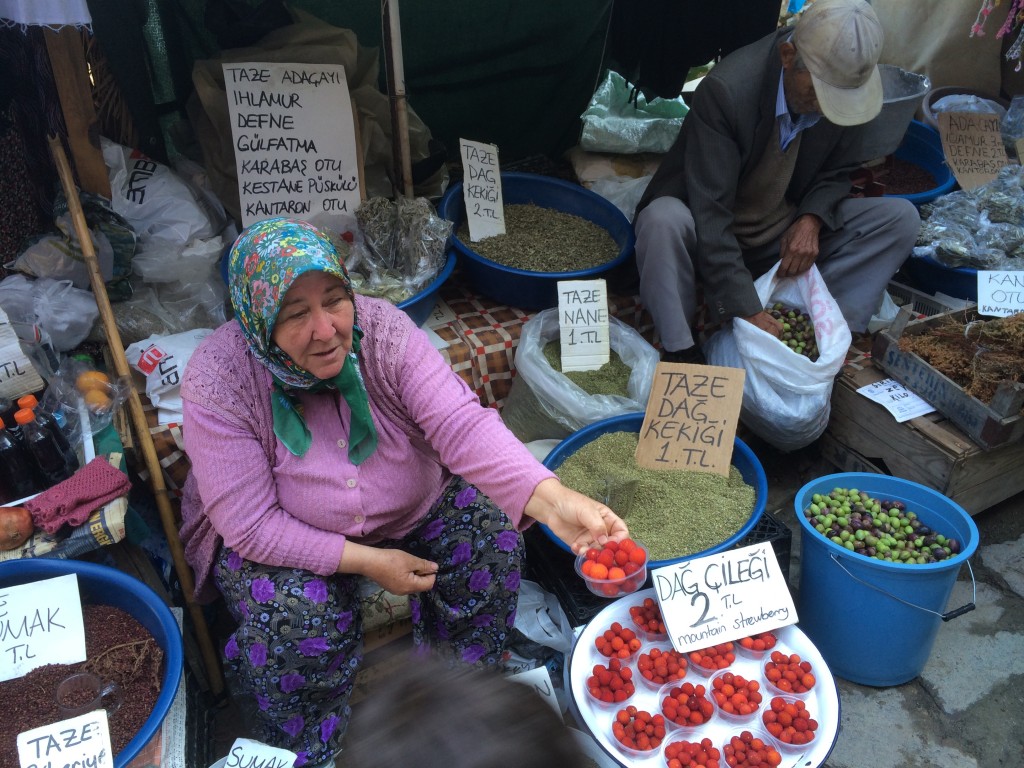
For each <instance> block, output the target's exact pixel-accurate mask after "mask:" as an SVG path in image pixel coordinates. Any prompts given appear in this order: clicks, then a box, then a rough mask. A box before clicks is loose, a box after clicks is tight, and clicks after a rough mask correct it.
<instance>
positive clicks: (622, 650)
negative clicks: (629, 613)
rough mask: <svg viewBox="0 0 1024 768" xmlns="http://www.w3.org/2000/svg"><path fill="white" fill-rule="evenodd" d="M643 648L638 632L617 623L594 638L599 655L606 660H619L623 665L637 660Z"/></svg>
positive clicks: (614, 622) (613, 623)
mask: <svg viewBox="0 0 1024 768" xmlns="http://www.w3.org/2000/svg"><path fill="white" fill-rule="evenodd" d="M642 646H643V643H641V642H640V638H639V637H637V636H636V632H634V631H633V630H632V629H630V628H629V627H624V626H622V624H620V623H619V622H617V621H613V622H612V625H611V626H610V627H608V629H606V630H605V631H604V632H602V633H601V634H600V635H598V636H597V637H596V638H594V647H595V648H597V652H598V653H599V654H601V655H602V656H604V657H605V658H606V659H619V660H620V661H621V662H622V663H623V665H625V664H628V663H630V662H631V661H633V660H634V659H636V657H637V656H638V655H639V653H640V648H641V647H642Z"/></svg>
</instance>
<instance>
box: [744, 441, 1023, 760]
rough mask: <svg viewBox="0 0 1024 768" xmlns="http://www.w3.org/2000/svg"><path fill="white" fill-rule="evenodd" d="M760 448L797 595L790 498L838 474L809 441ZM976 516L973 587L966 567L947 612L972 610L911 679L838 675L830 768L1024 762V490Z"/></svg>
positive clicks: (949, 626)
mask: <svg viewBox="0 0 1024 768" xmlns="http://www.w3.org/2000/svg"><path fill="white" fill-rule="evenodd" d="M744 440H746V441H747V442H748V444H751V447H752V448H753V447H755V446H754V443H755V442H756V441H755V440H752V439H749V438H747V437H746V436H744ZM755 453H756V454H757V455H758V457H759V458H760V459H761V461H762V464H764V467H765V471H766V473H767V474H768V486H769V489H770V492H769V502H768V508H769V509H772V510H778V511H779V512H778V514H779V517H780V519H782V520H783V521H784V522H785V523H786V525H788V526H789V528H790V530H791V531H792V532H793V549H792V556H791V560H790V584H791V585H792V587H793V588H794V593H796V592H798V590H799V581H800V534H801V531H802V529H801V527H800V524H799V523H798V522H797V520H796V517H795V511H794V509H793V498H794V496H795V493H796V491H797V490H799V488H800V487H801V486H802V485H803V484H804V483H806V482H808V481H810V480H813V479H814V478H816V477H819V476H821V475H825V474H832V473H833V472H835V471H836V470H835V469H834V467H832V465H830V464H828V463H827V462H825V461H824V460H823V459H821V458H820V456H819V455H817V453H816V450H815V448H814V446H813V445H812V446H810V447H809V448H807V449H804V450H803V451H800V452H797V453H795V454H779V453H778V452H776V451H773V450H772V449H771V448H767V449H765V450H758V449H757V448H755ZM1019 471H1024V467H1021V468H1020V469H1019ZM910 479H913V478H910ZM974 522H975V523H976V524H977V526H978V529H979V532H980V546H979V547H978V550H977V552H976V553H975V555H974V556H973V557H972V558H971V564H972V567H973V570H974V576H975V579H976V581H977V593H976V595H974V594H972V585H971V580H970V573H969V571H968V569H967V568H966V567H963V568H961V571H960V574H959V579H958V581H957V583H956V585H955V586H954V588H953V593H952V595H951V596H950V600H949V605H948V606H947V610H948V609H951V608H955V607H959V606H962V605H964V604H965V603H968V602H971V601H972V600H973V601H974V602H975V604H976V608H975V610H974V611H971V612H969V613H966V614H963V615H962V616H959V617H958V618H955V619H952V620H951V621H949V622H945V623H943V624H942V625H941V626H940V628H939V632H938V636H937V638H936V640H935V644H934V646H933V648H932V652H931V655H930V656H929V659H928V663H927V664H926V665H925V668H924V670H923V671H922V673H921V675H920V676H919V677H918V678H916V679H914V680H912V681H911V682H909V683H905V684H903V685H900V686H895V687H891V688H871V687H867V686H862V685H857V684H855V683H850V682H847V681H845V680H838V681H837V682H838V685H839V694H840V708H841V718H842V719H841V723H840V730H839V739H838V742H837V743H836V746H835V749H834V750H833V751H832V754H831V755H830V757H829V759H828V762H827V763H826V765H827V767H828V768H1024V688H1021V687H1018V686H1021V684H1022V683H1024V494H1017V495H1016V496H1013V497H1011V498H1010V499H1007V500H1006V501H1004V502H1002V503H1000V504H998V505H996V506H994V507H991V508H990V509H988V510H985V511H984V512H982V513H980V514H978V515H975V516H974ZM837 599H842V596H841V595H837ZM865 620H866V621H870V620H871V617H865ZM857 652H859V653H865V654H870V653H871V649H870V648H862V649H858V651H857Z"/></svg>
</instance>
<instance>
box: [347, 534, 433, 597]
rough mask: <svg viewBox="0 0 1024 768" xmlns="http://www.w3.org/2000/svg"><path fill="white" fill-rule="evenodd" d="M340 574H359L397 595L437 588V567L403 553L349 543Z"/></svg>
mask: <svg viewBox="0 0 1024 768" xmlns="http://www.w3.org/2000/svg"><path fill="white" fill-rule="evenodd" d="M338 573H358V574H360V575H362V576H365V577H366V578H368V579H372V580H373V581H375V582H376V583H377V584H379V585H380V586H381V587H383V588H384V589H385V590H387V591H388V592H390V593H392V594H393V595H411V594H413V593H414V592H426V591H427V590H429V589H431V588H432V587H433V586H434V579H435V578H436V574H437V563H433V562H431V561H430V560H424V559H423V558H422V557H416V556H415V555H410V554H409V553H408V552H403V551H402V550H400V549H384V548H383V547H369V546H367V545H365V544H357V543H355V542H354V541H346V542H345V549H344V551H343V552H342V553H341V563H340V564H339V565H338Z"/></svg>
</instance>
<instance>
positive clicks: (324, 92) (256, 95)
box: [223, 62, 360, 232]
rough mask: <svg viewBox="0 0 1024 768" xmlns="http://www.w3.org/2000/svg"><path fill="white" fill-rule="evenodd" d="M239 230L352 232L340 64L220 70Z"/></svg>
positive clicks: (353, 197) (348, 121)
mask: <svg viewBox="0 0 1024 768" xmlns="http://www.w3.org/2000/svg"><path fill="white" fill-rule="evenodd" d="M223 69H224V86H225V88H226V90H227V98H228V111H229V114H230V117H231V138H232V142H233V143H234V150H235V164H236V166H237V168H238V194H239V199H240V203H241V209H242V226H246V227H247V226H249V225H250V224H252V223H253V222H256V221H261V220H263V219H268V218H271V217H274V216H295V217H297V218H301V219H305V220H306V221H309V222H312V223H313V224H316V225H318V226H323V227H326V228H328V229H331V230H334V231H338V232H340V231H345V230H352V229H354V227H355V224H354V222H355V209H356V208H357V207H358V205H359V200H360V190H359V166H358V164H357V156H356V141H355V127H354V125H353V122H352V103H351V101H350V99H349V93H348V83H347V81H346V79H345V68H344V67H342V66H341V65H340V64H276V63H274V64H272V63H267V62H246V63H225V64H223Z"/></svg>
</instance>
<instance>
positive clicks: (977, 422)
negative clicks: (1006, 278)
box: [872, 310, 1024, 449]
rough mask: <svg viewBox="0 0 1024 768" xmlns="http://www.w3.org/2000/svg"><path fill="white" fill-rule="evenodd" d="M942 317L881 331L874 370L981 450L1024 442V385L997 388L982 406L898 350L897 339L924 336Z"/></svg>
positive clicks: (898, 324) (969, 316)
mask: <svg viewBox="0 0 1024 768" xmlns="http://www.w3.org/2000/svg"><path fill="white" fill-rule="evenodd" d="M965 312H966V313H967V314H966V318H967V319H974V318H976V317H977V314H976V313H975V312H974V310H965ZM941 317H942V316H936V317H935V318H928V319H926V320H921V321H917V322H910V323H907V322H906V318H903V322H901V320H900V319H897V321H896V322H895V323H893V326H892V328H890V329H889V330H882V331H880V332H879V333H878V335H877V336H876V337H875V341H874V346H873V348H872V355H873V357H874V359H875V361H876V362H877V364H878V366H879V367H880V368H882V369H883V370H884V371H886V372H887V373H888V375H889V376H891V377H892V378H894V379H896V380H897V381H899V382H901V383H902V384H903V385H904V386H905V387H907V389H909V390H911V391H913V392H915V393H917V394H918V395H920V396H921V397H923V398H924V399H925V400H927V401H928V402H929V403H931V404H932V406H933V407H935V408H936V409H938V410H939V411H941V412H942V413H943V414H945V415H946V417H947V418H949V419H950V420H951V421H953V423H955V424H956V425H957V426H958V427H960V429H962V430H963V431H964V432H965V433H966V434H967V435H968V436H969V437H970V438H971V439H972V440H974V441H975V442H976V443H977V444H978V445H979V446H981V447H982V448H984V449H991V448H996V447H998V446H1001V445H1005V444H1007V443H1012V442H1016V441H1020V440H1021V439H1024V417H1022V416H1021V404H1022V402H1024V385H1021V384H1010V383H1004V384H1001V385H1000V388H999V390H998V391H997V392H996V395H995V397H994V398H993V399H992V403H991V404H988V405H986V404H985V403H983V402H982V401H981V400H978V398H976V397H972V396H970V395H968V394H967V393H966V392H964V389H963V387H961V386H960V385H959V384H957V383H956V382H954V381H953V380H951V379H950V378H948V377H947V376H944V375H943V374H941V373H939V371H937V370H936V369H935V368H933V367H932V366H931V365H929V364H928V363H927V362H925V361H924V360H923V359H922V358H920V357H919V356H918V355H916V354H914V353H912V352H904V351H902V350H901V349H900V345H899V340H900V338H901V336H912V335H915V334H920V333H924V332H927V331H928V330H929V329H930V328H931V327H932V326H933V324H934V323H936V322H941ZM904 326H905V327H904Z"/></svg>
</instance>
